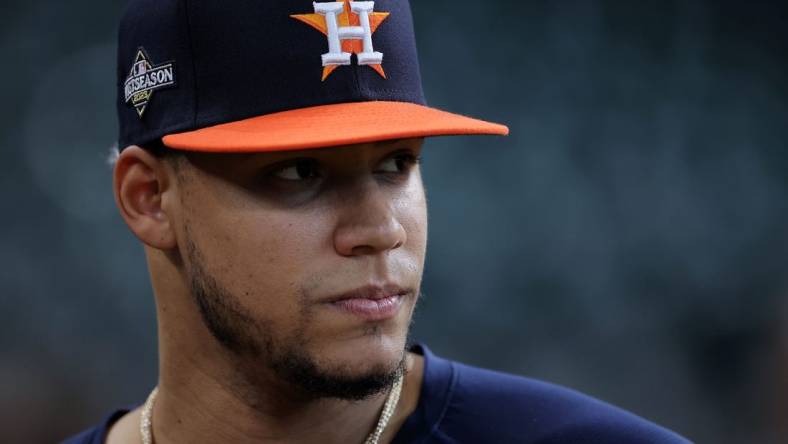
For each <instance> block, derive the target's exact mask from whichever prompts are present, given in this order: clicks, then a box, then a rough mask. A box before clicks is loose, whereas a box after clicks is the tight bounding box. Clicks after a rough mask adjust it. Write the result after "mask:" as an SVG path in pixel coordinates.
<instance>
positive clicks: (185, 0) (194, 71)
mask: <svg viewBox="0 0 788 444" xmlns="http://www.w3.org/2000/svg"><path fill="white" fill-rule="evenodd" d="M183 8H184V12H185V14H186V38H188V39H189V55H190V58H191V59H192V85H193V91H194V114H193V116H192V126H197V114H198V110H199V107H200V96H199V94H197V62H196V59H195V57H194V40H193V39H192V22H191V16H190V14H189V1H188V0H183Z"/></svg>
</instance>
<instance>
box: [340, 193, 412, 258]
mask: <svg viewBox="0 0 788 444" xmlns="http://www.w3.org/2000/svg"><path fill="white" fill-rule="evenodd" d="M343 207H344V209H343V213H342V215H341V217H340V220H339V223H338V224H337V228H336V230H335V232H334V248H335V249H336V251H337V253H339V254H340V255H342V256H361V255H371V254H378V253H382V252H386V251H389V250H394V249H396V248H399V247H400V246H402V245H403V244H404V243H405V241H406V240H407V234H406V232H405V228H404V227H403V226H402V224H400V221H399V220H398V218H397V213H396V210H395V203H394V201H393V199H391V198H390V196H386V193H385V192H384V191H382V190H381V189H379V188H377V187H376V186H374V185H372V186H367V187H363V189H361V190H359V189H357V190H356V192H355V193H354V194H353V195H351V196H348V198H347V199H346V201H345V203H344V205H343Z"/></svg>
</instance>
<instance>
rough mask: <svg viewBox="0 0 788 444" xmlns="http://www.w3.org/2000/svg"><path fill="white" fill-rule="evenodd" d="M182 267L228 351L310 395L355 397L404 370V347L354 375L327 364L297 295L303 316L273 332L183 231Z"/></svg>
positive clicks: (305, 307) (385, 383)
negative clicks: (313, 348) (286, 329)
mask: <svg viewBox="0 0 788 444" xmlns="http://www.w3.org/2000/svg"><path fill="white" fill-rule="evenodd" d="M186 253H187V256H188V258H189V261H188V264H187V266H186V271H187V273H188V278H189V284H190V287H191V293H192V296H193V298H194V301H195V303H196V304H197V306H198V308H199V310H200V315H201V317H202V320H203V323H204V324H205V326H206V328H207V329H208V331H210V333H211V335H212V336H213V337H214V338H215V339H216V341H217V342H218V343H219V344H220V345H221V346H222V347H223V348H224V349H226V350H227V351H229V352H230V353H231V355H233V356H235V357H236V358H237V359H239V360H242V361H243V362H245V363H248V362H252V363H253V364H252V367H255V365H259V364H260V363H263V364H264V365H265V366H266V367H267V368H268V369H269V370H271V371H272V372H273V374H274V375H275V376H276V377H277V378H278V379H279V380H281V381H282V382H284V383H286V384H289V385H291V386H293V387H294V388H297V389H299V391H300V392H301V393H302V394H303V395H306V396H308V397H310V398H313V399H319V398H338V399H344V400H352V401H358V400H363V399H366V398H369V397H371V396H373V395H376V394H379V393H382V392H384V391H386V390H388V389H389V388H390V387H391V386H392V385H393V384H394V382H395V381H396V380H397V379H399V378H400V377H401V376H402V375H403V374H404V371H405V355H406V353H405V351H406V350H407V348H408V347H407V343H408V342H409V339H408V340H407V341H406V346H405V347H404V348H403V350H402V355H401V357H400V359H399V361H398V362H397V363H395V364H394V365H389V366H384V365H380V366H376V367H373V368H372V369H370V370H368V371H366V372H365V373H363V374H354V373H353V372H351V369H350V368H348V366H340V367H339V368H334V369H326V368H322V367H321V366H320V365H319V364H318V361H317V360H316V359H315V357H314V356H312V355H311V354H310V353H309V351H308V345H309V341H308V338H307V335H306V327H307V325H308V322H307V320H308V318H309V311H310V310H309V305H308V301H307V298H306V297H305V296H302V297H301V298H300V299H301V301H300V302H301V313H300V314H301V321H302V322H300V323H299V324H298V325H296V327H295V328H294V329H293V330H292V332H290V334H289V335H286V336H285V335H277V334H276V331H277V330H276V329H274V328H273V326H272V325H271V323H270V322H269V321H266V320H261V319H258V318H256V317H255V316H253V314H252V313H251V311H250V310H249V309H248V308H246V307H244V306H243V304H242V303H241V302H240V299H239V298H237V297H236V296H235V295H233V294H232V293H231V292H230V291H228V290H227V289H226V288H224V287H223V286H221V285H220V283H219V282H218V281H217V279H215V278H214V277H213V276H211V275H210V274H209V273H207V272H206V270H205V268H204V267H203V260H202V255H201V253H200V251H199V250H198V248H197V246H196V245H195V244H194V242H193V241H192V240H191V239H190V236H189V235H188V233H187V236H186Z"/></svg>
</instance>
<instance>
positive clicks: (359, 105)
mask: <svg viewBox="0 0 788 444" xmlns="http://www.w3.org/2000/svg"><path fill="white" fill-rule="evenodd" d="M463 134H486V135H499V136H505V135H507V134H509V128H507V127H506V126H504V125H499V124H497V123H491V122H485V121H483V120H477V119H473V118H470V117H466V116H462V115H458V114H452V113H449V112H446V111H441V110H438V109H435V108H430V107H427V106H422V105H417V104H414V103H407V102H387V101H374V102H351V103H339V104H333V105H321V106H314V107H309V108H301V109H295V110H291V111H282V112H278V113H273V114H266V115H264V116H260V117H253V118H250V119H245V120H239V121H236V122H230V123H224V124H221V125H216V126H211V127H208V128H202V129H198V130H194V131H188V132H184V133H178V134H170V135H167V136H164V138H163V139H162V140H163V142H164V145H166V146H168V147H170V148H174V149H180V150H189V151H207V152H260V151H289V150H302V149H309V148H322V147H330V146H339V145H352V144H357V143H369V142H377V141H381V140H390V139H405V138H412V137H426V136H449V135H463Z"/></svg>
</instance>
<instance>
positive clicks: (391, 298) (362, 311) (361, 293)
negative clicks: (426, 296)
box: [325, 284, 411, 321]
mask: <svg viewBox="0 0 788 444" xmlns="http://www.w3.org/2000/svg"><path fill="white" fill-rule="evenodd" d="M409 293H411V291H410V290H407V289H404V288H402V287H400V286H398V285H394V284H388V285H381V286H378V285H369V286H366V287H361V288H357V289H355V290H352V291H349V292H346V293H342V294H340V295H336V296H332V297H330V298H328V299H326V300H325V302H326V303H327V304H329V305H330V306H331V307H332V308H336V309H338V310H341V311H343V312H345V313H349V314H353V315H356V316H358V317H361V318H363V319H366V320H369V321H380V320H384V319H389V318H392V317H394V316H396V315H397V313H399V310H400V307H401V306H402V301H403V300H404V298H405V296H407V295H408V294H409Z"/></svg>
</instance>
